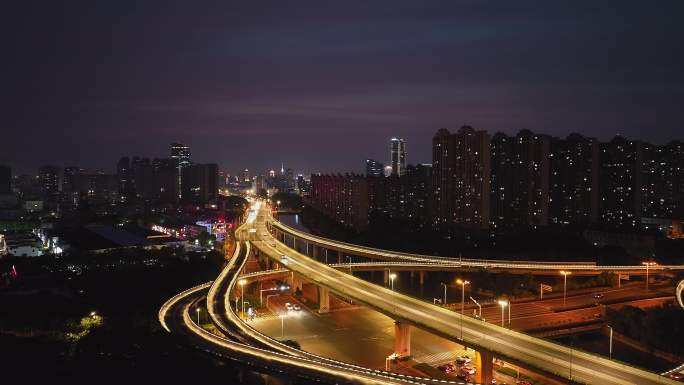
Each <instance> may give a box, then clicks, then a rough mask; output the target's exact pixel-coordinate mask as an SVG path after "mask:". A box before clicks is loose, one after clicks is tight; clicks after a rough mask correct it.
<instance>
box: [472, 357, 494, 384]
mask: <svg viewBox="0 0 684 385" xmlns="http://www.w3.org/2000/svg"><path fill="white" fill-rule="evenodd" d="M475 369H476V372H475V382H476V383H478V384H491V383H492V378H494V355H493V354H492V353H491V352H486V351H482V352H480V351H476V352H475Z"/></svg>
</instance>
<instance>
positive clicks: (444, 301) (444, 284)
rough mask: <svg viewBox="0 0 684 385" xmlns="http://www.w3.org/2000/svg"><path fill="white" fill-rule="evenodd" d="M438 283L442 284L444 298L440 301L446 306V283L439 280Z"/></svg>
mask: <svg viewBox="0 0 684 385" xmlns="http://www.w3.org/2000/svg"><path fill="white" fill-rule="evenodd" d="M439 284H440V285H442V286H444V300H443V301H442V304H444V306H446V291H447V284H446V283H444V282H440V283H439Z"/></svg>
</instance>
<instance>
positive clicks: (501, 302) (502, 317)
mask: <svg viewBox="0 0 684 385" xmlns="http://www.w3.org/2000/svg"><path fill="white" fill-rule="evenodd" d="M507 305H508V301H506V300H503V299H502V300H499V306H501V327H504V321H505V319H504V309H505V308H506V306H507Z"/></svg>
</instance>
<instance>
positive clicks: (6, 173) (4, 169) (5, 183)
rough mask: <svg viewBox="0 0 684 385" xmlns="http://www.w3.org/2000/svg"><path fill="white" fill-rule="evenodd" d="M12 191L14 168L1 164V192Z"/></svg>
mask: <svg viewBox="0 0 684 385" xmlns="http://www.w3.org/2000/svg"><path fill="white" fill-rule="evenodd" d="M11 192H12V169H11V168H9V166H3V165H0V194H9V193H11Z"/></svg>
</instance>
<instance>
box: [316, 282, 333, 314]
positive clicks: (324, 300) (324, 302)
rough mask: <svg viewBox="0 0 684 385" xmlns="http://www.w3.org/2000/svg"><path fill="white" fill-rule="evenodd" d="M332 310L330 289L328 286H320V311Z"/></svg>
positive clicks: (321, 312)
mask: <svg viewBox="0 0 684 385" xmlns="http://www.w3.org/2000/svg"><path fill="white" fill-rule="evenodd" d="M329 311H330V291H329V290H328V288H327V287H322V286H318V313H320V314H323V313H328V312H329Z"/></svg>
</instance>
